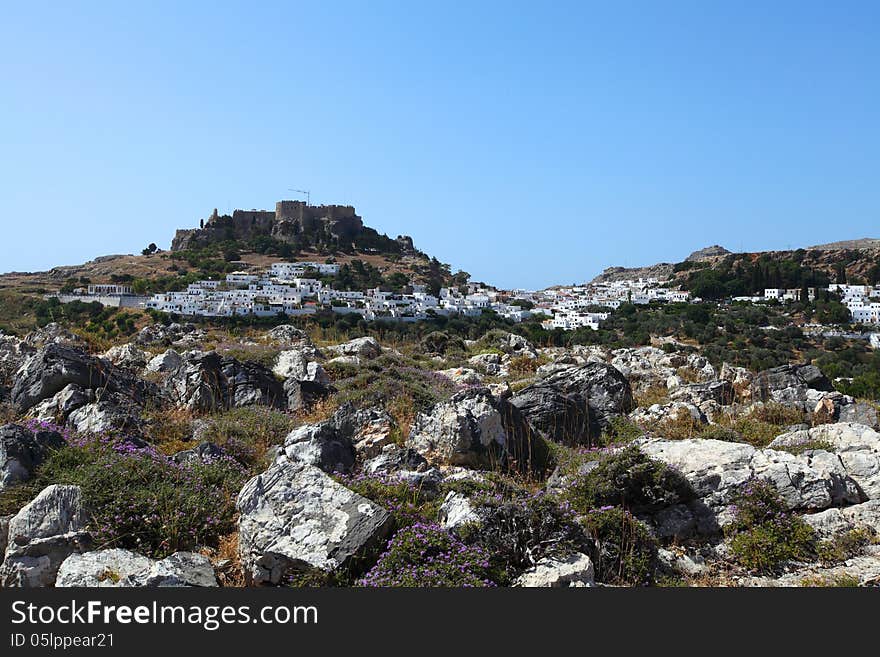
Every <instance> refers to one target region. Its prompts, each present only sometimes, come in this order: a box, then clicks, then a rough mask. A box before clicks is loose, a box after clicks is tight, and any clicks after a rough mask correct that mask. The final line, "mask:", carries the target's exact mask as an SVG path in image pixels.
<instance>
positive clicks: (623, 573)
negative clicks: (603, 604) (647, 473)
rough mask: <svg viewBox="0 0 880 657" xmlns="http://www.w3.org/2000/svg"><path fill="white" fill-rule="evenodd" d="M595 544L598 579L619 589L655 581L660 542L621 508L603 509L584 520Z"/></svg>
mask: <svg viewBox="0 0 880 657" xmlns="http://www.w3.org/2000/svg"><path fill="white" fill-rule="evenodd" d="M582 525H583V527H584V530H585V531H586V534H587V536H588V537H589V538H590V539H591V540H592V541H593V542H594V544H595V548H594V549H593V552H592V554H591V557H592V559H593V565H594V567H595V569H596V579H597V581H600V582H605V583H606V584H615V585H619V586H644V585H649V584H652V583H653V582H654V574H655V572H656V570H657V542H656V540H655V539H654V537H653V536H652V535H651V532H650V531H649V530H648V528H647V527H645V525H644V524H643V523H641V522H639V521H638V520H636V519H635V518H634V517H633V516H632V515H631V514H630V513H629V512H628V511H626V510H624V509H621V508H603V509H599V510H595V511H593V512H592V513H588V514H587V515H586V516H584V518H583V520H582Z"/></svg>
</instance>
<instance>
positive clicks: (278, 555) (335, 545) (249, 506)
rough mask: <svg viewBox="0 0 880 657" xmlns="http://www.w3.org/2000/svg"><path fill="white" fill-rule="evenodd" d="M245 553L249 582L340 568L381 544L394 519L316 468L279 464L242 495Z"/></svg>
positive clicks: (247, 486) (270, 581)
mask: <svg viewBox="0 0 880 657" xmlns="http://www.w3.org/2000/svg"><path fill="white" fill-rule="evenodd" d="M237 505H238V510H239V512H240V513H241V517H240V519H239V552H240V555H241V560H242V563H243V564H244V567H245V574H246V576H247V579H248V581H249V582H251V583H254V584H265V583H268V584H278V583H279V582H281V580H282V578H283V577H284V576H285V575H287V574H289V573H290V572H293V571H298V570H306V569H311V568H317V569H320V570H324V571H334V570H336V569H338V568H342V567H345V566H346V565H348V564H349V562H350V561H351V559H353V558H354V557H355V556H357V555H360V554H362V553H365V552H369V551H371V550H373V549H375V548H377V547H378V546H379V544H380V542H381V541H382V540H383V539H384V538H385V537H386V535H387V534H388V532H389V530H390V528H391V523H392V518H391V515H390V514H389V513H388V512H387V511H385V509H383V508H381V507H380V506H377V505H376V504H374V503H373V502H371V501H369V500H368V499H366V498H364V497H361V496H360V495H358V494H357V493H354V492H353V491H351V490H349V489H348V488H346V487H345V486H343V485H341V484H339V483H337V482H336V481H334V480H333V479H331V478H330V477H328V476H327V475H326V474H324V473H323V472H322V471H321V470H319V469H318V468H316V467H313V466H310V465H307V464H304V463H301V462H296V461H286V462H280V463H276V464H275V465H273V466H272V467H270V468H269V469H268V470H266V471H265V472H263V473H262V474H260V475H257V476H256V477H254V478H253V479H251V480H250V481H248V482H247V483H246V484H245V486H244V488H243V489H242V491H241V493H240V494H239V496H238V501H237Z"/></svg>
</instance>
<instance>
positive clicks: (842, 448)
mask: <svg viewBox="0 0 880 657" xmlns="http://www.w3.org/2000/svg"><path fill="white" fill-rule="evenodd" d="M809 444H826V445H830V446H831V447H830V449H831V450H832V451H833V452H834V454H835V456H834V457H833V458H834V459H836V460H838V461H839V462H840V466H841V467H842V469H843V470H844V471H845V472H846V473H847V475H848V476H849V477H851V478H852V479H853V480H854V481H855V482H856V483H857V484H858V485H859V487H860V488H861V490H862V492H863V493H864V495H865V496H866V497H867V499H872V500H874V499H880V433H878V432H877V431H875V430H874V429H872V428H871V427H867V426H865V425H863V424H854V423H849V422H841V423H837V424H821V425H819V426H817V427H813V428H812V429H806V430H800V431H792V432H789V433H784V434H782V435H780V436H777V437H776V438H774V439H773V441H772V442H771V443H770V445H769V447H770V448H771V449H776V448H781V447H795V446H799V445H809ZM827 458H831V457H827Z"/></svg>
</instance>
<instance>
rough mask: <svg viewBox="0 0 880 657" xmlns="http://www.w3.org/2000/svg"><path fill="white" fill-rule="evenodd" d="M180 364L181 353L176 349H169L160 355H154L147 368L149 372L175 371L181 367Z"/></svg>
mask: <svg viewBox="0 0 880 657" xmlns="http://www.w3.org/2000/svg"><path fill="white" fill-rule="evenodd" d="M180 364H181V358H180V354H179V353H177V352H176V351H175V350H174V349H168V350H166V351H163V352H162V353H161V354H159V355H158V356H153V358H151V359H150V362H148V363H147V366H146V370H147V372H159V373H164V372H173V371H174V370H176V369H177V368H178V367H180Z"/></svg>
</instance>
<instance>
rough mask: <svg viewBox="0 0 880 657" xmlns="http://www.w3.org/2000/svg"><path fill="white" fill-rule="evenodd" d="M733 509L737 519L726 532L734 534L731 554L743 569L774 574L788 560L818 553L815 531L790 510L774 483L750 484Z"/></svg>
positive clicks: (802, 558)
mask: <svg viewBox="0 0 880 657" xmlns="http://www.w3.org/2000/svg"><path fill="white" fill-rule="evenodd" d="M733 510H734V520H733V522H732V523H731V524H730V525H729V526H728V527H727V528H726V530H725V532H726V533H727V534H728V535H729V536H731V539H730V551H731V554H732V555H733V557H734V559H735V560H736V561H737V563H739V564H740V565H741V566H743V567H744V568H747V569H749V570H753V571H758V572H762V573H772V572H775V571H776V570H778V569H779V567H780V566H781V565H782V564H784V563H785V562H787V561H804V560H807V559H809V558H811V557H812V556H813V555H815V552H816V535H815V532H814V531H813V529H812V528H811V527H810V526H809V525H808V524H807V523H806V522H805V521H804V520H803V518H800V517H799V516H797V515H793V514H791V513H789V511H788V510H787V509H786V507H785V504H784V503H783V502H782V500H781V499H780V497H779V493H778V492H777V491H776V489H775V488H774V487H773V486H772V485H771V484H769V483H767V482H764V481H760V480H753V481H752V482H750V483H748V484H747V485H746V486H745V487H744V488H743V490H742V492H740V494H739V495H738V496H737V497H736V499H735V500H734V506H733Z"/></svg>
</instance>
